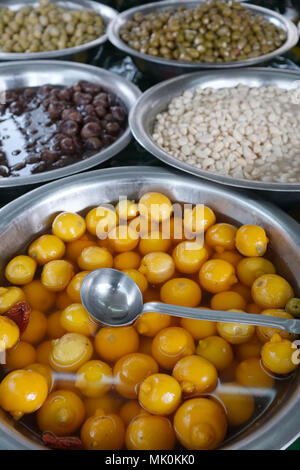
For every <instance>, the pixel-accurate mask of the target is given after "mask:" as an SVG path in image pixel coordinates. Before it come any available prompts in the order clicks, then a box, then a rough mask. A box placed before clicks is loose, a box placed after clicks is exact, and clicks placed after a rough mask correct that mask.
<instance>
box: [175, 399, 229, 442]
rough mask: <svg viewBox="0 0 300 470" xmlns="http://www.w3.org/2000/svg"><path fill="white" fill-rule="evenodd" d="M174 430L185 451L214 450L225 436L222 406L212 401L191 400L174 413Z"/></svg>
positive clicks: (225, 427)
mask: <svg viewBox="0 0 300 470" xmlns="http://www.w3.org/2000/svg"><path fill="white" fill-rule="evenodd" d="M174 429H175V433H176V436H177V439H178V440H179V442H180V443H181V444H182V445H183V446H184V447H185V448H186V449H190V450H210V449H214V448H215V447H218V445H220V444H221V442H222V441H223V440H224V438H225V436H226V432H227V419H226V414H225V411H224V409H223V407H222V405H219V404H218V403H215V402H214V401H213V400H210V399H208V398H192V399H190V400H187V401H185V402H184V403H183V404H182V405H181V406H180V408H179V409H178V410H177V411H176V414H175V416H174Z"/></svg>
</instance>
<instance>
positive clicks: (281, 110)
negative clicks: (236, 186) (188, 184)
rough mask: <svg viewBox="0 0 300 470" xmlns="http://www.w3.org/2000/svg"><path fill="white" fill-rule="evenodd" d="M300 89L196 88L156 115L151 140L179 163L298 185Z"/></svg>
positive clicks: (242, 176) (240, 177) (299, 180)
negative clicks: (179, 161)
mask: <svg viewBox="0 0 300 470" xmlns="http://www.w3.org/2000/svg"><path fill="white" fill-rule="evenodd" d="M299 129H300V90H299V89H297V88H296V89H292V90H285V89H282V88H279V87H277V86H265V87H255V88H250V87H248V86H245V85H238V86H237V87H235V88H219V89H213V88H197V89H195V90H188V91H186V92H185V93H183V95H181V96H178V97H176V98H173V99H172V101H171V102H170V104H169V106H168V109H167V111H166V112H162V113H160V114H158V115H157V116H156V120H155V124H154V129H153V134H152V137H153V139H154V141H155V142H156V143H157V144H158V145H159V146H160V147H161V148H163V149H164V150H165V151H166V152H168V153H169V154H171V155H172V156H174V157H176V158H178V159H179V160H181V161H183V162H185V163H187V164H189V165H192V166H195V167H197V168H200V169H202V170H207V171H210V172H214V173H218V174H220V175H224V176H231V177H234V178H239V179H246V180H257V181H265V182H277V183H297V182H300V132H299Z"/></svg>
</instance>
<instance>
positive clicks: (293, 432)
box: [0, 166, 300, 450]
mask: <svg viewBox="0 0 300 470" xmlns="http://www.w3.org/2000/svg"><path fill="white" fill-rule="evenodd" d="M166 176H168V179H165V184H166V187H167V185H168V184H170V177H172V176H173V177H176V178H177V179H179V180H182V182H183V181H186V182H188V181H189V182H191V183H192V182H194V184H195V185H197V187H198V188H199V186H202V187H203V188H205V187H206V188H211V189H212V188H213V189H214V190H215V191H217V192H218V193H219V194H221V193H223V194H224V193H226V194H227V195H228V197H230V198H232V199H234V198H235V200H237V201H241V202H243V203H244V204H247V205H249V206H251V207H252V208H254V209H255V210H256V211H258V212H260V213H262V214H264V217H267V218H272V220H273V221H274V223H276V225H277V226H280V227H281V228H282V229H283V230H284V232H285V233H286V234H287V235H288V236H289V238H290V239H291V241H292V242H293V243H294V244H298V246H299V243H300V241H299V229H298V224H297V223H296V221H295V220H293V219H292V218H291V217H290V216H288V215H287V214H285V213H284V212H283V211H282V210H281V209H278V208H277V207H275V206H273V205H272V204H270V203H265V202H263V201H261V200H259V199H256V198H255V199H254V198H253V197H251V196H247V195H242V194H240V193H239V192H237V191H232V190H231V188H228V187H223V186H220V185H216V184H214V183H212V182H210V181H204V180H203V181H200V182H199V180H197V179H196V178H195V177H192V176H187V175H184V174H180V173H179V172H177V171H174V170H172V169H164V168H156V167H151V166H148V167H141V166H127V167H115V168H108V169H104V170H95V171H90V172H87V173H84V174H81V175H80V179H79V175H74V176H70V177H68V178H65V179H64V180H63V181H54V182H52V183H49V184H47V185H45V186H43V187H40V188H37V189H35V190H33V191H30V192H29V193H27V194H25V195H23V196H21V197H19V198H17V199H16V200H15V201H12V202H11V203H9V204H7V205H6V206H5V207H4V208H2V209H0V219H1V222H2V227H7V226H8V225H9V224H11V223H13V220H14V217H16V216H18V215H20V214H22V213H24V211H26V209H27V208H28V207H32V206H33V205H34V204H35V203H38V202H40V201H41V199H43V198H46V197H47V195H53V194H55V193H56V190H58V192H59V190H61V189H62V188H68V187H70V188H71V189H74V187H75V186H76V185H82V184H87V183H88V182H89V181H90V182H96V181H97V183H99V184H101V183H103V182H105V181H106V182H107V180H109V179H110V178H116V177H117V178H118V180H119V181H122V180H124V179H125V180H126V179H128V180H131V179H132V178H138V177H140V178H145V180H147V178H151V177H155V178H156V180H157V181H158V180H159V178H163V177H166ZM0 238H1V233H0ZM298 389H299V386H298ZM299 404H300V395H299V393H297V391H296V390H295V392H294V394H293V396H292V397H291V399H290V400H289V402H288V404H287V405H284V407H282V408H281V409H280V410H279V411H278V412H277V413H276V414H275V415H272V416H271V417H270V419H269V420H268V421H267V422H266V423H264V424H263V425H262V426H261V427H259V428H258V429H257V430H256V431H255V432H253V433H251V434H250V435H249V436H245V437H243V438H241V439H238V438H237V439H238V441H237V442H236V443H234V444H232V443H230V442H229V443H228V444H226V445H225V446H223V447H222V449H226V450H227V449H228V450H251V449H253V448H259V449H264V450H266V449H268V450H269V449H274V450H278V449H285V448H286V447H287V446H288V445H289V444H290V443H291V442H292V441H293V440H294V439H296V436H298V434H299V431H298V429H299V426H298V422H299V414H300V412H299V410H300V408H299ZM297 410H298V412H297ZM297 413H298V415H297ZM283 420H286V421H285V422H288V423H289V425H288V426H286V427H285V433H284V437H283V436H282V433H280V432H278V429H280V427H279V426H280V421H283ZM0 430H1V431H2V432H3V433H4V434H6V435H8V436H9V437H11V438H12V439H14V440H15V441H16V442H17V443H18V444H20V445H22V434H21V433H20V432H17V433H16V435H15V436H14V434H13V431H12V430H11V429H8V430H7V427H6V426H5V424H4V423H2V422H1V421H0ZM266 438H267V439H268V447H262V441H263V439H266ZM23 440H24V446H26V445H27V446H29V447H30V448H31V449H33V450H35V449H36V450H40V449H41V445H39V444H37V443H33V442H32V441H30V440H29V439H28V437H26V436H25V437H24V439H23ZM25 443H26V444H25ZM24 446H23V447H24Z"/></svg>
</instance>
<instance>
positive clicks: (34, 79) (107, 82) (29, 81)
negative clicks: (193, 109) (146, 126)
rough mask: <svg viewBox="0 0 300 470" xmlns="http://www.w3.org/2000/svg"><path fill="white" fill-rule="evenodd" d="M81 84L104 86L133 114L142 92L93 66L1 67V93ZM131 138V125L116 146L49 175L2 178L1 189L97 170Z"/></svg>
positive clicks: (11, 64) (38, 64)
mask: <svg viewBox="0 0 300 470" xmlns="http://www.w3.org/2000/svg"><path fill="white" fill-rule="evenodd" d="M79 80H87V81H90V82H93V83H99V84H101V85H103V88H105V89H106V90H108V91H110V92H111V93H114V94H115V95H117V96H118V97H119V98H120V99H121V101H122V102H123V103H124V105H125V106H126V108H127V111H128V112H129V111H130V109H131V108H132V106H133V105H134V103H135V102H136V100H137V98H138V97H139V96H140V94H141V92H140V90H139V89H138V88H137V87H136V86H135V85H133V84H132V83H131V82H130V81H128V80H127V79H125V78H123V77H121V76H120V75H117V74H115V73H112V72H109V71H107V70H104V69H101V68H99V67H93V66H91V65H85V64H77V63H75V62H64V61H60V60H59V61H54V60H53V61H46V60H41V61H30V62H26V63H24V62H6V63H2V64H0V89H1V91H3V90H5V89H8V90H9V89H12V88H22V87H36V86H41V85H44V84H48V83H49V84H51V85H63V86H70V85H74V84H75V83H76V82H77V81H79ZM130 139H131V134H130V128H129V125H128V126H127V128H126V130H125V131H124V133H123V134H122V135H121V136H120V138H119V139H118V140H116V142H114V143H113V144H112V145H110V146H109V147H107V148H105V149H104V150H102V151H100V152H98V153H96V154H95V155H93V156H92V157H90V158H87V159H85V160H82V161H79V162H78V163H74V164H72V165H69V166H66V167H64V168H60V169H57V170H51V171H45V172H43V173H40V174H35V175H29V176H26V177H25V176H24V177H18V176H16V177H8V178H0V189H1V188H7V187H13V186H14V187H15V186H25V185H28V184H30V185H31V184H36V183H44V182H45V181H50V180H54V179H57V178H62V177H63V176H67V175H71V174H74V173H78V172H80V171H83V170H87V169H88V168H91V167H93V166H96V165H99V164H100V163H103V162H105V161H106V160H108V159H109V158H111V157H113V156H115V155H117V154H118V153H119V152H120V151H121V150H123V149H124V148H125V147H126V146H127V144H128V143H129V142H130Z"/></svg>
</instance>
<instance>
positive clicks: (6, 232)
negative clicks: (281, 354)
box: [0, 167, 300, 450]
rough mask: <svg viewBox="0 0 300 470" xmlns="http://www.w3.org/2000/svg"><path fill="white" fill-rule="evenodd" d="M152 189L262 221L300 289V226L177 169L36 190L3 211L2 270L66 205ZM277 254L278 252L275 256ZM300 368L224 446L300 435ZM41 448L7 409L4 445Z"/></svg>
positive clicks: (112, 173)
mask: <svg viewBox="0 0 300 470" xmlns="http://www.w3.org/2000/svg"><path fill="white" fill-rule="evenodd" d="M147 191H161V192H163V193H164V194H166V195H167V196H169V197H170V198H171V200H172V201H182V202H186V203H191V204H195V203H204V204H207V205H209V206H210V207H212V209H213V210H215V211H216V212H217V213H218V214H222V217H223V218H224V220H227V221H228V222H230V221H231V222H233V223H242V224H249V223H254V222H255V223H257V224H259V225H261V226H262V227H264V228H265V229H266V231H267V233H268V236H269V238H270V241H271V246H272V250H273V253H272V257H273V258H272V259H274V262H275V264H276V266H277V268H278V271H279V272H281V273H282V274H283V275H285V276H286V277H287V279H289V280H290V282H292V283H293V286H294V287H295V289H296V293H297V295H299V293H300V291H299V288H300V285H299V279H300V251H299V245H300V240H299V228H298V227H299V226H298V224H297V223H296V222H295V221H294V220H292V219H291V218H290V217H288V216H287V215H285V214H284V213H283V212H281V211H280V210H278V209H276V208H275V207H273V206H272V205H269V204H265V203H261V202H259V201H257V200H256V199H253V198H250V197H249V196H247V195H246V196H243V195H241V194H240V193H237V192H235V191H233V190H232V189H231V188H226V187H221V186H219V185H215V184H212V183H210V182H207V181H203V180H202V181H201V180H199V179H197V178H195V177H192V176H188V175H184V174H180V173H179V172H177V171H174V170H165V169H160V168H153V167H122V168H113V169H108V170H99V171H93V172H89V173H85V174H80V175H75V176H73V177H70V178H66V179H64V180H61V181H56V182H54V183H51V184H48V185H46V186H43V187H42V188H39V189H36V190H35V191H31V192H30V193H28V194H26V195H25V196H22V197H21V198H19V199H17V200H15V201H14V202H12V203H10V204H8V205H7V206H6V207H4V208H3V209H1V210H0V246H1V253H0V273H3V268H4V266H5V264H6V262H7V261H8V260H9V259H10V258H11V257H12V256H14V255H15V254H16V253H18V252H20V251H22V250H23V248H24V246H26V245H27V244H28V243H30V242H31V241H32V239H33V238H35V237H37V236H38V235H39V234H41V233H44V232H45V231H46V230H47V229H48V228H49V227H50V226H51V222H52V221H53V219H54V217H55V216H56V215H57V213H58V212H60V211H76V212H80V211H83V210H84V209H86V208H89V207H93V206H96V205H98V204H100V203H111V202H115V201H117V200H118V198H119V196H127V197H128V199H138V198H139V197H140V196H141V195H142V194H143V193H145V192H147ZM275 254H276V256H275ZM299 391H300V373H299V371H298V374H297V375H296V377H295V378H294V380H293V381H292V382H291V383H289V386H288V387H285V390H284V391H283V393H282V394H281V395H280V398H279V399H278V400H277V401H276V402H274V404H273V406H272V407H270V408H269V409H268V410H267V411H266V412H265V413H264V414H263V416H262V417H260V418H259V420H258V421H256V422H255V423H254V424H252V425H250V426H248V427H247V428H246V429H245V430H244V431H243V432H242V433H241V434H239V435H238V436H236V437H234V438H233V439H232V440H230V441H229V442H226V443H225V444H224V445H223V446H222V449H241V450H242V449H243V450H250V449H252V450H255V449H264V450H267V449H268V450H271V449H277V450H278V449H281V448H285V447H287V445H288V444H289V443H290V442H291V441H292V440H294V439H296V437H297V435H298V434H299V419H300V394H299ZM4 448H13V449H24V448H27V449H40V448H41V443H40V441H38V440H37V438H36V437H35V435H34V434H33V433H31V432H29V431H28V430H25V429H24V427H22V426H21V425H20V424H18V423H17V424H16V423H15V422H14V421H13V420H12V419H11V418H10V417H9V416H8V415H7V414H5V413H3V412H2V411H1V410H0V449H4Z"/></svg>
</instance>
